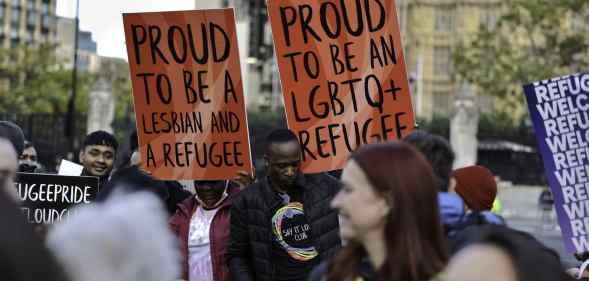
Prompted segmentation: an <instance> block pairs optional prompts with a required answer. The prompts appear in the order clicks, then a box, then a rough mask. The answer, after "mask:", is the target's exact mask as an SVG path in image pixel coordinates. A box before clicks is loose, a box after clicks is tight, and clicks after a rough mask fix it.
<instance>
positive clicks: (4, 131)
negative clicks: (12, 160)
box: [0, 121, 25, 156]
mask: <svg viewBox="0 0 589 281" xmlns="http://www.w3.org/2000/svg"><path fill="white" fill-rule="evenodd" d="M0 138H5V139H7V140H8V141H10V143H11V144H12V146H13V147H14V150H16V153H17V155H18V156H20V155H21V154H22V151H23V149H24V146H25V135H24V134H23V132H22V129H21V128H20V127H19V126H18V125H16V124H14V123H12V122H10V121H0Z"/></svg>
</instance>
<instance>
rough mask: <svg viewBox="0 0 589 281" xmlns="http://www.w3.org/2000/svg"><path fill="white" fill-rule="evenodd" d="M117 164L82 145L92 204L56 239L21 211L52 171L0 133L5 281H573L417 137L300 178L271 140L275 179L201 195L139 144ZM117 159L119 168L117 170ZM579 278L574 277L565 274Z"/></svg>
mask: <svg viewBox="0 0 589 281" xmlns="http://www.w3.org/2000/svg"><path fill="white" fill-rule="evenodd" d="M129 143H130V145H129V146H128V149H125V151H119V145H118V142H117V140H116V139H115V137H114V136H113V135H112V134H110V133H107V132H104V131H97V132H93V133H91V134H89V135H87V136H86V138H85V140H84V142H83V144H82V147H81V150H80V152H79V162H80V164H81V165H82V166H83V167H84V168H83V173H82V175H84V176H93V177H98V178H99V182H100V183H99V186H100V192H99V194H98V196H97V200H96V201H95V202H93V203H91V204H87V205H83V206H77V207H75V212H73V214H72V215H71V216H70V217H69V218H67V219H65V220H63V221H61V222H59V223H56V224H54V225H51V226H48V232H47V233H46V234H45V233H40V232H38V231H35V226H34V225H31V224H28V223H26V222H25V220H24V217H23V216H22V213H20V211H19V207H18V205H19V198H18V194H16V192H15V189H14V188H13V185H14V178H15V176H16V173H17V171H19V170H20V171H24V172H33V173H38V172H43V171H44V168H43V167H42V166H41V165H40V164H38V163H37V160H36V153H37V152H36V151H35V148H34V146H33V145H32V144H31V143H28V142H25V138H24V136H23V133H22V130H21V129H20V128H19V127H18V126H17V125H16V124H14V123H11V122H7V121H0V185H1V186H0V187H2V188H1V191H0V220H2V225H3V227H2V230H1V231H0V233H1V234H0V276H1V277H2V278H0V279H1V280H5V281H21V280H22V281H24V280H50V281H52V280H64V281H99V280H115V281H116V280H121V281H123V280H125V281H134V280H136V281H151V280H153V281H172V280H187V281H229V280H235V281H240V280H244V281H249V280H269V281H270V280H277V281H282V280H284V281H286V280H313V281H320V280H326V281H335V280H351V281H356V280H363V281H372V280H394V281H401V280H402V281H436V280H439V281H475V280H481V281H485V280H506V281H512V280H513V281H531V280H536V281H537V280H541V281H543V280H546V281H548V280H551V281H557V280H572V279H573V276H572V275H575V276H577V275H579V276H580V277H582V275H583V274H584V272H580V273H579V272H578V271H577V272H574V274H567V273H566V271H565V268H564V266H563V264H562V263H561V261H560V258H559V256H558V254H557V253H556V252H555V251H553V250H551V249H549V248H547V247H545V246H544V245H543V244H542V243H541V242H539V241H538V240H536V239H535V238H534V237H533V236H531V235H529V234H526V233H523V232H520V231H517V230H514V229H511V228H509V226H507V225H506V224H505V221H504V220H503V218H501V217H500V216H499V215H497V214H495V213H493V212H492V211H491V210H492V209H493V205H494V202H495V199H496V195H497V184H496V182H495V179H494V175H493V174H492V172H491V171H489V170H488V169H487V168H485V167H482V166H471V167H464V168H460V169H457V170H452V165H453V162H454V153H453V151H452V149H451V147H450V145H449V143H448V141H447V140H445V139H444V138H442V137H440V136H437V135H433V134H430V133H427V132H424V131H415V132H413V133H411V134H410V135H408V136H406V137H405V138H404V139H403V140H399V141H393V142H388V143H381V144H369V145H364V146H363V147H361V148H359V149H358V150H357V151H356V152H354V153H353V154H352V155H351V157H350V158H349V160H348V161H347V163H346V164H345V166H344V168H343V171H338V172H336V173H333V174H335V175H338V176H339V175H340V174H341V177H340V178H335V177H333V176H332V174H327V173H319V174H304V173H302V172H301V171H300V165H301V149H300V146H299V143H298V140H297V138H296V136H295V135H294V134H293V133H292V132H291V131H289V130H287V129H278V130H275V131H273V132H271V133H270V134H269V135H268V136H267V138H266V139H265V154H264V162H265V170H266V175H265V176H264V177H261V178H257V179H256V178H254V177H253V175H249V174H247V173H245V172H240V173H239V174H238V175H227V178H228V179H227V180H222V181H206V180H195V181H194V182H193V185H194V193H192V192H189V191H188V190H187V189H186V188H185V187H184V186H183V185H181V184H180V183H178V182H176V181H163V180H157V179H155V178H153V177H151V175H150V174H149V172H148V171H146V170H145V169H144V167H143V165H142V163H141V157H140V155H139V152H138V145H137V134H136V133H132V134H131V135H130V140H129ZM117 158H118V159H117ZM569 272H570V271H569Z"/></svg>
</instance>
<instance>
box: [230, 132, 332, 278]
mask: <svg viewBox="0 0 589 281" xmlns="http://www.w3.org/2000/svg"><path fill="white" fill-rule="evenodd" d="M264 159H265V161H266V171H267V176H266V177H264V178H263V179H260V180H259V181H257V182H255V183H253V184H251V185H249V186H248V187H246V188H245V189H244V190H243V191H241V193H240V194H239V196H238V197H237V198H236V199H235V200H233V204H232V207H231V230H230V235H231V239H230V243H229V249H228V256H229V257H228V259H229V267H230V270H231V275H232V279H233V280H236V281H237V280H244V281H249V280H257V281H266V280H276V281H281V280H307V277H308V275H309V273H310V272H311V270H312V269H313V267H314V266H315V265H317V264H318V263H319V262H320V261H322V260H326V259H328V258H330V257H332V256H333V255H334V254H335V253H336V251H337V250H338V249H339V248H340V245H341V240H340V237H339V225H338V217H337V212H336V211H335V210H333V209H331V208H330V207H329V202H330V201H331V199H333V197H334V196H335V194H336V193H337V191H338V190H339V188H340V183H339V182H338V181H337V180H336V179H334V178H333V177H331V176H328V175H326V174H303V173H302V172H301V171H300V166H301V148H300V145H299V142H298V139H297V137H296V135H295V134H294V133H293V132H292V131H290V130H288V129H278V130H274V131H272V132H271V133H270V134H269V135H268V136H267V138H266V144H265V154H264Z"/></svg>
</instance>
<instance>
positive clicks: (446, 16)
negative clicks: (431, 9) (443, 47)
mask: <svg viewBox="0 0 589 281" xmlns="http://www.w3.org/2000/svg"><path fill="white" fill-rule="evenodd" d="M435 14H436V23H435V25H436V26H435V29H436V31H442V32H446V31H451V30H452V28H453V26H454V20H453V18H452V10H451V9H449V8H437V9H436V10H435Z"/></svg>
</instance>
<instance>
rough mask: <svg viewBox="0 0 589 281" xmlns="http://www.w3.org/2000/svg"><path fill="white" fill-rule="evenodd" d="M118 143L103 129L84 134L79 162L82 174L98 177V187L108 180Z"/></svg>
mask: <svg viewBox="0 0 589 281" xmlns="http://www.w3.org/2000/svg"><path fill="white" fill-rule="evenodd" d="M118 147H119V143H118V142H117V140H116V139H115V137H114V136H113V135H112V134H110V133H108V132H105V131H95V132H92V133H90V134H88V135H87V136H86V138H85V139H84V142H83V143H82V148H81V149H80V155H79V158H80V163H81V164H82V165H83V166H84V170H83V172H82V175H83V176H92V177H98V178H99V179H100V182H99V184H100V188H102V187H103V186H104V185H105V184H106V182H107V181H108V177H109V176H110V172H111V171H112V168H113V164H114V161H115V155H116V154H117V149H118Z"/></svg>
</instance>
